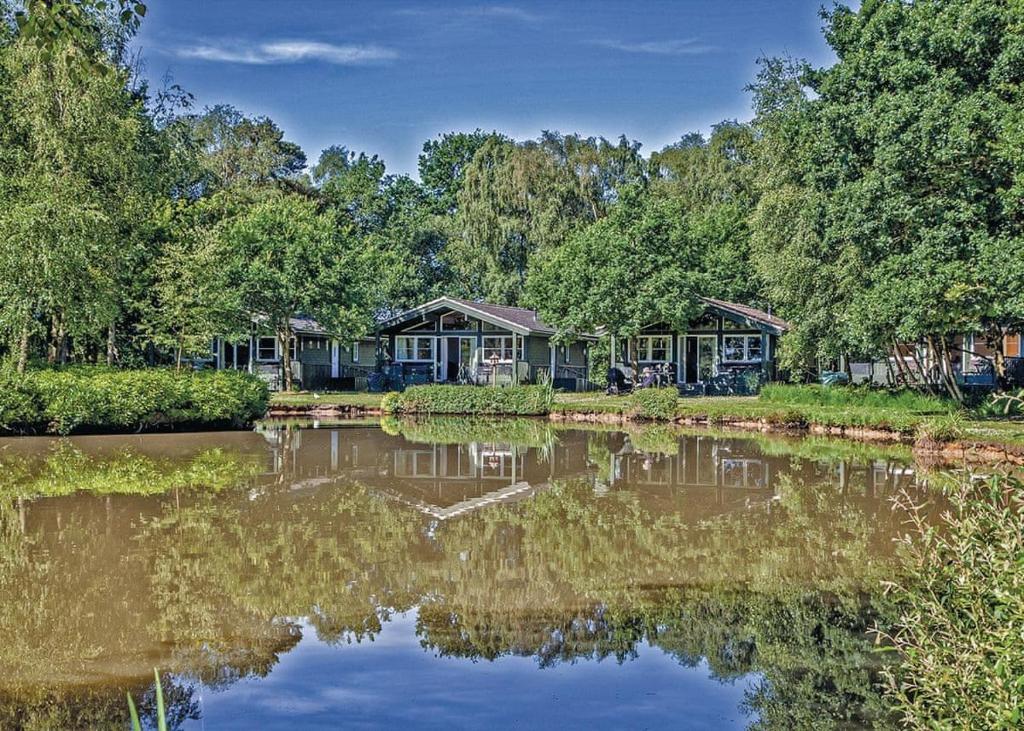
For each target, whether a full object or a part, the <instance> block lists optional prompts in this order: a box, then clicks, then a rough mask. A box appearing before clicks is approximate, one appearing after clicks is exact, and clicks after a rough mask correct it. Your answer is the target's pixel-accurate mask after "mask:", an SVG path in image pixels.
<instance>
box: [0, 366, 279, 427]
mask: <svg viewBox="0 0 1024 731" xmlns="http://www.w3.org/2000/svg"><path fill="white" fill-rule="evenodd" d="M268 403H269V394H268V392H267V386H266V384H265V383H264V382H263V381H261V380H260V379H259V378H256V377H255V376H251V375H249V374H246V373H240V372H238V371H203V372H198V373H197V372H193V371H180V372H179V371H174V370H169V369H163V368H148V369H145V370H124V371H121V370H114V369H109V368H99V367H75V368H64V369H53V370H41V371H31V372H29V373H25V374H15V373H11V372H3V373H0V433H11V434H25V433H37V434H38V433H51V434H73V433H78V432H129V431H131V432H135V431H146V430H156V429H173V428H183V427H202V428H224V427H241V426H245V425H247V424H251V423H252V422H253V421H255V420H256V419H259V418H260V417H262V416H263V415H264V414H265V413H266V410H267V406H268Z"/></svg>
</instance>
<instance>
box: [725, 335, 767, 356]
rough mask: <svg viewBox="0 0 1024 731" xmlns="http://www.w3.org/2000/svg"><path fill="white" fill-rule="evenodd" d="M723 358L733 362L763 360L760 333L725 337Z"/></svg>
mask: <svg viewBox="0 0 1024 731" xmlns="http://www.w3.org/2000/svg"><path fill="white" fill-rule="evenodd" d="M723 360H726V361H730V362H732V363H756V362H759V361H760V360H761V336H760V335H729V336H727V337H726V338H725V349H724V357H723Z"/></svg>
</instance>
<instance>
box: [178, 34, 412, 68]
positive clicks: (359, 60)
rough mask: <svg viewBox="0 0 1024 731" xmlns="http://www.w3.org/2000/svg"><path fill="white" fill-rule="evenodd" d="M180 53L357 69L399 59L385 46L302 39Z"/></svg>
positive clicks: (209, 45) (202, 57)
mask: <svg viewBox="0 0 1024 731" xmlns="http://www.w3.org/2000/svg"><path fill="white" fill-rule="evenodd" d="M176 54H177V55H178V56H180V57H181V58H196V59H200V60H202V61H217V62H221V63H246V64H260V65H266V64H278V63H298V62H300V61H322V62H324V63H332V64H338V65H341V66H355V65H359V64H366V63H374V62H377V61H390V60H392V59H395V58H398V53H397V52H395V51H393V50H391V49H390V48H383V47H381V46H375V45H335V44H333V43H321V42H319V41H300V40H289V41H272V42H269V43H259V44H256V45H249V44H244V43H237V42H222V43H201V44H197V45H194V46H183V47H181V48H178V49H177V50H176Z"/></svg>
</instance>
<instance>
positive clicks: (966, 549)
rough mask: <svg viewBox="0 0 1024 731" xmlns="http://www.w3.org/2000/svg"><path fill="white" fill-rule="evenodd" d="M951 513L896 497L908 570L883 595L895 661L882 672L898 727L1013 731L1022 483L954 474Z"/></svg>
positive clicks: (1019, 641) (1023, 534) (1022, 663)
mask: <svg viewBox="0 0 1024 731" xmlns="http://www.w3.org/2000/svg"><path fill="white" fill-rule="evenodd" d="M947 492H948V500H949V507H948V509H946V510H945V512H943V513H942V514H941V516H940V517H939V519H938V520H937V521H936V520H935V519H934V517H933V516H931V515H929V513H931V512H933V510H932V506H930V505H921V504H915V503H913V501H912V500H911V499H910V498H909V496H906V495H904V496H903V498H902V502H903V505H904V507H906V508H907V512H908V514H909V515H910V518H909V520H910V532H909V534H908V535H907V536H905V537H904V539H903V544H904V546H905V548H906V550H907V554H908V559H909V561H910V568H911V569H912V571H911V572H910V573H908V574H906V576H908V577H909V578H907V579H904V580H901V581H899V582H897V583H894V584H891V585H890V586H889V590H890V591H891V593H892V594H893V596H894V598H895V599H896V600H897V601H898V602H899V604H900V606H901V613H900V618H899V620H898V621H897V622H896V624H895V627H894V629H893V631H892V632H891V634H889V633H882V635H881V636H882V638H884V639H887V640H889V641H891V642H892V644H893V645H894V647H895V649H896V650H897V651H898V652H899V654H900V656H901V660H902V662H901V663H900V664H899V665H898V666H893V667H891V668H889V669H888V670H887V671H886V672H885V673H884V677H885V681H886V690H887V693H888V695H889V698H890V701H891V702H892V703H893V704H894V706H895V710H896V711H897V712H898V713H899V714H900V716H901V718H902V721H903V725H905V726H906V727H907V728H913V729H939V728H954V727H958V728H1000V729H1002V728H1019V727H1020V724H1021V722H1022V721H1024V571H1022V570H1021V567H1022V566H1024V483H1022V482H1021V481H1020V480H1018V479H1016V478H1012V477H1006V476H995V477H987V478H982V479H978V478H975V477H973V476H972V475H970V474H966V473H961V474H958V475H955V476H954V477H953V483H952V486H951V487H950V489H949V490H948V491H947Z"/></svg>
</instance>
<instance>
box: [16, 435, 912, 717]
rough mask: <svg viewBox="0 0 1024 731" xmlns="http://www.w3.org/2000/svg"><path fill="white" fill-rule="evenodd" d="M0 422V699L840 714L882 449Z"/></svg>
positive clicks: (874, 563)
mask: <svg viewBox="0 0 1024 731" xmlns="http://www.w3.org/2000/svg"><path fill="white" fill-rule="evenodd" d="M317 426H318V428H313V427H312V426H311V425H310V426H306V427H305V428H302V427H300V426H297V425H275V424H265V425H262V426H261V427H260V428H259V429H258V430H256V431H253V432H219V433H189V434H167V435H142V436H129V437H125V436H90V437H74V438H68V439H48V438H24V437H23V438H19V439H7V440H0V473H2V474H3V476H2V477H0V495H2V496H3V498H2V500H0V631H2V633H3V637H4V638H5V641H4V643H3V644H2V646H0V647H2V649H0V728H4V729H8V728H93V727H96V726H101V725H102V726H105V727H109V725H110V724H111V723H113V724H121V725H122V726H124V725H126V724H127V704H126V702H125V693H126V692H128V693H131V694H132V695H133V697H134V698H135V699H136V701H137V702H141V705H142V711H143V712H144V713H145V714H147V715H148V716H149V718H150V719H151V720H152V718H153V713H154V710H153V709H154V705H155V704H154V693H153V669H154V668H158V669H159V670H160V672H161V676H162V678H163V686H164V691H165V695H166V697H167V703H168V709H169V713H168V715H169V720H170V722H171V725H172V727H173V728H180V729H200V728H205V729H243V728H244V729H255V728H258V729H283V728H304V729H309V728H337V727H345V728H360V727H420V728H484V727H487V728H505V727H518V728H539V727H562V728H608V727H620V728H621V727H624V728H664V727H673V728H694V729H701V728H707V729H721V728H747V727H751V726H754V727H759V728H794V727H795V728H807V727H822V728H833V727H839V728H861V727H866V726H871V725H872V724H876V725H886V723H887V721H888V719H887V717H886V714H885V710H884V704H883V702H882V700H881V698H880V696H879V694H878V691H877V685H876V683H877V679H878V678H877V674H878V671H879V669H880V668H881V667H882V664H883V663H884V662H885V661H886V660H885V658H886V655H885V653H881V652H877V651H875V649H874V647H875V645H874V637H873V635H872V633H871V629H872V627H874V626H875V624H876V623H878V622H881V623H882V624H884V623H885V621H886V616H888V615H887V612H890V611H891V608H889V607H887V606H886V601H885V598H884V596H883V594H882V592H881V582H882V581H884V580H885V579H889V578H892V577H893V576H894V575H896V573H897V572H898V570H899V564H898V561H897V557H896V550H895V546H894V541H893V539H894V537H895V536H897V535H898V534H899V533H900V531H901V530H902V529H903V526H902V523H901V521H902V514H901V513H900V512H899V511H898V510H897V509H895V508H894V506H893V502H892V501H893V497H894V496H895V495H896V494H897V493H898V492H899V491H902V490H907V491H911V492H912V493H913V492H915V491H923V490H924V489H925V488H924V487H922V486H920V483H921V478H920V477H919V475H918V474H917V468H916V467H915V465H913V463H912V462H911V461H910V457H909V454H906V453H904V452H902V451H900V450H899V449H891V450H875V449H871V448H867V447H864V446H861V445H856V444H852V443H843V442H828V441H823V440H814V439H802V440H801V439H779V438H768V437H764V436H761V435H744V434H736V433H714V432H702V431H692V432H680V431H676V430H672V429H669V428H666V427H653V428H647V429H639V428H637V429H632V428H631V429H629V430H626V431H622V430H619V429H613V428H597V427H595V428H588V429H577V428H561V427H555V426H554V425H551V424H548V423H546V422H541V421H514V420H510V421H478V420H459V419H439V420H430V421H421V422H411V421H410V422H398V421H385V422H383V423H380V422H366V423H361V422H350V423H341V424H334V425H327V424H322V425H317Z"/></svg>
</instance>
